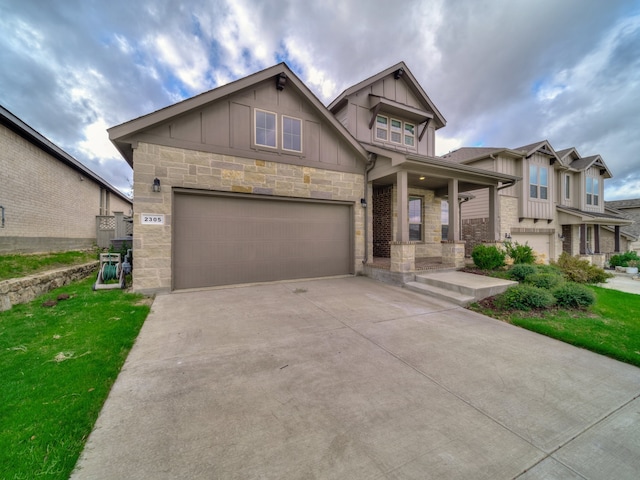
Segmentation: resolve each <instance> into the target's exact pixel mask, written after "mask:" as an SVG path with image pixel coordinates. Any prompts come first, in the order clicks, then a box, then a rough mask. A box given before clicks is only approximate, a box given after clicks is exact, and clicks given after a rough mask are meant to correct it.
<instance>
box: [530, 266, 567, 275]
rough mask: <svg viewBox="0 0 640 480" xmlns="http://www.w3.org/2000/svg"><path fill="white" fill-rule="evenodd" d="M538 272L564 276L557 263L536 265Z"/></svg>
mask: <svg viewBox="0 0 640 480" xmlns="http://www.w3.org/2000/svg"><path fill="white" fill-rule="evenodd" d="M536 273H551V274H553V275H560V276H562V270H560V268H558V266H557V265H553V264H551V265H536Z"/></svg>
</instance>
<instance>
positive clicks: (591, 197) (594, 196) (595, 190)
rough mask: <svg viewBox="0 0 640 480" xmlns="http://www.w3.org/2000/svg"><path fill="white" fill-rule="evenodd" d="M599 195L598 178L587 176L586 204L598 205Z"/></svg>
mask: <svg viewBox="0 0 640 480" xmlns="http://www.w3.org/2000/svg"><path fill="white" fill-rule="evenodd" d="M599 197H600V189H599V187H598V179H597V178H594V177H587V205H598V203H599Z"/></svg>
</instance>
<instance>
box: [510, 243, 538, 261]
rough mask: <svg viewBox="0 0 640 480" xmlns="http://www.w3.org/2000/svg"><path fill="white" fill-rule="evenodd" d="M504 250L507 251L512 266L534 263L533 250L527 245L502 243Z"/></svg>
mask: <svg viewBox="0 0 640 480" xmlns="http://www.w3.org/2000/svg"><path fill="white" fill-rule="evenodd" d="M504 248H505V249H506V251H507V255H508V256H509V257H510V258H511V259H512V260H513V264H514V265H518V264H521V263H524V264H533V263H534V262H535V261H536V255H535V254H534V253H533V248H531V247H530V246H529V244H528V243H525V244H524V245H521V244H519V243H518V242H504Z"/></svg>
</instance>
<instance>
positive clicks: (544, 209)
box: [520, 153, 556, 219]
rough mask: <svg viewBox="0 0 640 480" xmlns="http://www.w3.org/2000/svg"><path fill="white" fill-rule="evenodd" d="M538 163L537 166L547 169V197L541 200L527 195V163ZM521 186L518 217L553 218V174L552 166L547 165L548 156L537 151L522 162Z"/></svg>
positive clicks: (528, 178) (528, 179)
mask: <svg viewBox="0 0 640 480" xmlns="http://www.w3.org/2000/svg"><path fill="white" fill-rule="evenodd" d="M531 164H533V165H538V166H539V167H546V168H547V169H548V175H547V180H548V182H549V184H548V185H547V199H546V200H542V199H540V198H530V196H529V185H530V183H529V181H530V177H529V173H530V172H529V165H531ZM523 167H525V168H523V170H524V171H523V172H522V176H523V188H522V195H523V199H522V200H523V201H522V202H521V205H522V211H521V215H520V217H524V218H538V219H553V218H554V214H555V201H554V199H555V188H556V187H555V175H554V168H553V166H552V165H549V157H548V156H546V155H542V154H539V153H534V154H533V155H532V156H531V157H530V158H529V159H528V163H525V164H523Z"/></svg>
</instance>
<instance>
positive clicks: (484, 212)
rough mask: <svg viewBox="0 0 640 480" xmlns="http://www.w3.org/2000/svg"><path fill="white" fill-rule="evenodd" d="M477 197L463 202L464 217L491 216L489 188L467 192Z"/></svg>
mask: <svg viewBox="0 0 640 480" xmlns="http://www.w3.org/2000/svg"><path fill="white" fill-rule="evenodd" d="M466 193H469V194H471V195H473V196H474V197H475V198H474V199H472V200H469V201H468V202H464V203H463V204H462V219H463V220H469V219H472V218H488V217H489V189H488V188H483V189H481V190H473V191H471V192H466Z"/></svg>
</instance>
